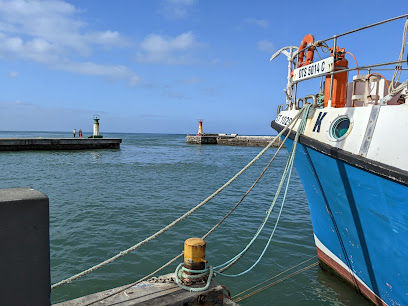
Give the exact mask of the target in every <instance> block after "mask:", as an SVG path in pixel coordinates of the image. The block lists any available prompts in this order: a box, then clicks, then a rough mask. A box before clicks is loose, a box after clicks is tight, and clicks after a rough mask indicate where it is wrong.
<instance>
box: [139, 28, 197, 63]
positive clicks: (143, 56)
mask: <svg viewBox="0 0 408 306" xmlns="http://www.w3.org/2000/svg"><path fill="white" fill-rule="evenodd" d="M195 45H196V43H195V39H194V35H193V34H192V33H191V32H187V33H183V34H180V35H179V36H177V37H174V38H171V37H163V36H161V35H157V34H151V35H149V36H147V37H146V38H145V39H144V40H143V41H142V43H141V45H140V46H141V48H142V50H143V51H142V52H139V53H138V54H137V58H136V59H137V61H138V62H139V63H164V64H180V63H186V62H187V61H188V60H189V55H188V54H187V55H186V53H185V52H187V51H189V50H190V49H192V48H194V46H195Z"/></svg>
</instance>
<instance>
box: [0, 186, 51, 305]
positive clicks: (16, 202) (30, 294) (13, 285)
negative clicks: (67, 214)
mask: <svg viewBox="0 0 408 306" xmlns="http://www.w3.org/2000/svg"><path fill="white" fill-rule="evenodd" d="M48 206H49V200H48V197H47V196H46V195H45V194H44V193H42V192H39V191H37V190H35V189H33V188H29V187H28V188H10V189H0V296H1V302H0V304H1V305H49V304H50V292H51V289H50V288H51V279H50V251H49V212H48Z"/></svg>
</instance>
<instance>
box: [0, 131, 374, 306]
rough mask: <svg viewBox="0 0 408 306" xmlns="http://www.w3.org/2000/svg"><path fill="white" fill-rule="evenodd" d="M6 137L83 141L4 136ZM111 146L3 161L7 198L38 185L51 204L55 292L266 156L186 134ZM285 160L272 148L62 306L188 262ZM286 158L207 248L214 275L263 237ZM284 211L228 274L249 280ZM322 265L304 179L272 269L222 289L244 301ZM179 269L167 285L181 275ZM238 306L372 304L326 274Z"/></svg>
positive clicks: (273, 248)
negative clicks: (242, 295) (194, 140)
mask: <svg viewBox="0 0 408 306" xmlns="http://www.w3.org/2000/svg"><path fill="white" fill-rule="evenodd" d="M0 137H72V134H70V133H50V132H0ZM104 137H114V138H122V140H123V142H122V145H121V149H120V150H89V151H26V152H1V153H0V173H1V175H0V188H12V187H27V186H30V187H33V188H35V189H37V190H39V191H42V192H44V193H45V194H47V195H48V197H49V199H50V248H51V250H50V257H51V283H52V284H54V283H56V282H58V281H60V280H62V279H65V278H68V277H69V276H72V275H74V274H77V273H79V272H81V271H83V270H85V269H88V268H89V267H91V266H93V265H96V264H98V263H100V262H102V261H104V260H105V259H107V258H110V257H112V256H114V255H116V254H117V253H119V252H120V251H122V250H125V249H127V248H129V247H130V246H132V245H134V244H136V243H138V242H139V241H141V240H143V239H145V238H147V237H149V236H150V235H151V234H153V233H155V232H156V231H158V230H159V229H161V228H162V227H164V226H165V225H167V224H169V223H170V222H171V221H173V220H174V219H176V218H177V217H179V216H181V215H183V214H184V213H185V212H186V211H188V210H189V209H191V208H192V207H194V206H196V205H197V204H198V203H200V202H201V201H203V200H204V199H205V198H207V196H209V195H210V194H212V193H213V192H214V191H216V190H217V189H218V188H219V187H221V186H222V185H223V184H224V183H226V182H227V181H228V180H229V179H230V178H231V177H232V176H234V175H235V174H236V173H237V172H238V171H239V170H241V169H242V168H243V167H244V166H245V165H246V164H247V163H248V162H249V161H251V160H252V158H253V157H255V156H256V155H257V154H258V153H259V152H260V151H261V149H262V148H256V147H231V146H219V145H191V144H187V143H186V140H185V135H166V134H106V133H105V134H104ZM275 152H276V149H270V150H269V151H268V152H267V154H265V156H264V157H263V158H261V160H259V161H258V162H256V163H255V164H254V165H253V166H252V167H251V168H250V169H249V170H248V171H247V172H245V173H244V174H243V175H242V176H241V177H240V178H238V180H236V181H235V182H234V183H233V184H231V186H229V187H228V188H227V189H226V190H224V191H223V192H222V193H221V194H219V195H218V196H217V197H215V198H214V199H213V200H211V201H210V202H208V203H207V204H206V205H204V206H203V207H202V208H201V209H199V210H198V211H197V212H196V213H194V214H193V215H192V216H191V217H189V218H188V219H186V220H184V221H182V222H181V223H179V224H178V225H176V226H175V227H174V228H172V229H170V230H169V231H167V232H166V233H164V234H163V235H161V236H159V237H158V238H157V239H155V240H153V241H151V242H149V243H148V244H146V245H144V246H142V247H141V248H139V249H137V250H136V251H135V252H133V253H131V254H128V255H127V256H125V257H123V258H121V259H119V260H117V261H115V262H113V263H111V264H109V265H107V266H105V267H103V268H101V269H99V270H97V271H95V272H93V273H91V274H89V275H86V276H84V277H82V278H80V279H79V280H76V281H74V282H72V283H70V284H66V285H64V286H62V287H59V288H56V289H54V290H53V291H52V295H51V296H52V303H57V302H61V301H65V300H69V299H73V298H76V297H79V296H83V295H87V294H91V293H94V292H98V291H102V290H107V289H110V288H114V287H117V286H121V285H125V284H129V283H132V282H134V281H136V280H138V279H140V278H141V277H143V276H145V275H147V274H149V273H150V272H152V271H153V270H155V269H157V268H158V267H160V266H161V265H163V264H164V263H166V262H167V261H168V260H170V259H171V258H173V257H174V256H176V255H178V254H180V252H181V251H182V250H183V243H184V240H185V239H187V238H190V237H201V236H203V235H204V234H205V233H206V232H207V231H208V230H210V229H211V228H212V227H213V226H214V225H215V224H216V223H217V222H218V221H219V220H220V219H221V218H222V217H223V216H224V215H225V214H226V213H227V212H228V211H229V210H230V209H231V208H232V207H233V206H234V205H235V204H236V203H237V202H238V201H239V199H240V198H241V197H242V195H243V194H244V193H245V192H246V191H247V189H248V188H249V187H250V186H251V185H252V183H253V182H254V181H255V180H256V178H257V177H258V175H259V174H260V173H261V171H262V170H263V168H264V167H265V166H266V164H267V162H268V161H269V160H270V158H271V157H272V155H273V154H274V153H275ZM287 157H288V153H287V151H286V150H282V152H280V154H279V155H278V157H277V159H276V160H275V161H274V162H273V163H272V166H271V167H270V169H269V170H268V171H267V172H266V174H265V175H264V177H263V178H262V179H261V180H260V182H259V184H258V185H257V186H256V187H255V188H254V190H253V191H252V192H251V193H250V194H249V195H248V197H247V198H246V199H245V200H244V201H243V202H242V203H241V205H240V206H239V207H238V208H237V209H236V210H235V211H234V212H233V213H232V215H231V216H230V217H229V218H228V219H227V220H226V221H225V222H224V223H223V224H222V225H221V226H220V227H219V228H218V229H217V230H216V231H215V232H213V233H212V234H211V235H210V236H209V237H208V238H207V239H206V242H207V260H208V261H209V264H211V265H218V264H221V263H223V262H225V261H226V260H228V259H230V258H231V257H233V256H235V255H236V254H237V253H238V252H240V251H241V250H242V249H243V248H244V247H245V246H246V244H247V243H248V242H249V240H250V239H251V238H252V237H253V235H254V234H255V232H256V231H257V229H258V227H259V225H260V223H261V221H262V219H263V218H264V216H265V212H266V210H267V209H268V207H269V206H270V204H271V203H272V200H273V197H274V194H275V191H276V188H277V186H278V184H279V181H280V179H281V174H282V171H283V168H284V167H285V163H286V159H287ZM279 204H280V201H278V203H277V206H276V207H275V209H274V212H273V214H272V216H271V220H270V221H269V222H268V223H267V225H266V227H265V229H264V231H263V232H262V234H261V235H260V237H259V239H258V240H257V241H256V243H255V245H254V246H253V247H252V248H251V249H250V250H249V251H248V252H247V253H246V254H245V256H244V257H243V258H242V259H241V260H240V261H239V262H238V263H237V264H236V265H234V266H233V267H232V268H231V269H230V270H228V274H235V273H239V272H242V271H244V270H246V269H247V268H249V267H250V266H251V265H252V264H253V263H254V262H255V261H256V259H257V258H258V256H259V255H260V253H261V252H262V250H263V247H264V246H265V243H266V242H267V239H268V237H269V235H270V233H271V231H272V229H273V225H274V221H275V219H276V216H277V213H278V211H279V209H278V208H279ZM315 255H316V249H315V246H314V241H313V232H312V225H311V220H310V216H309V209H308V206H307V199H306V195H305V192H304V190H303V187H302V185H301V182H300V179H299V177H298V175H297V173H296V171H295V170H294V172H293V174H292V178H291V185H290V187H289V191H288V195H287V198H286V201H285V206H284V208H283V213H282V216H281V218H280V222H279V225H278V228H277V230H276V232H275V234H274V238H273V240H272V243H271V245H270V246H269V248H268V250H267V251H266V253H265V255H264V257H263V259H262V260H261V261H260V263H259V264H258V265H257V266H256V267H255V268H254V269H253V270H252V271H250V272H249V273H247V274H245V275H243V276H241V277H237V278H226V277H223V276H217V277H216V280H217V282H219V283H221V284H223V285H225V286H226V287H227V288H228V289H229V290H230V291H231V294H232V295H235V294H237V293H239V292H241V291H243V290H245V289H247V288H249V287H251V286H254V285H256V284H258V283H260V282H262V281H264V280H267V279H269V278H271V277H273V276H274V275H276V274H278V273H280V272H282V271H284V270H286V269H288V268H290V267H292V266H294V265H296V264H298V263H300V262H302V261H305V260H307V259H309V258H311V257H313V256H315ZM316 261H317V259H316V258H314V259H312V260H311V261H309V262H308V263H307V264H305V265H303V267H304V266H306V265H309V264H311V263H313V262H316ZM178 263H179V262H177V263H175V264H174V265H172V266H170V267H169V268H167V269H166V270H164V271H163V272H161V273H160V274H165V273H169V272H173V271H174V269H175V267H176V265H177V264H178ZM3 264H4V263H3ZM294 271H296V269H295V270H293V271H291V272H294ZM33 278H35V276H33ZM275 280H276V279H275ZM239 303H240V304H241V305H270V304H275V305H294V304H297V305H369V303H368V302H367V301H366V300H365V299H364V298H362V297H361V296H360V295H359V294H358V293H356V291H355V290H354V289H353V288H351V287H349V286H348V285H346V284H344V283H343V282H342V281H341V280H339V279H338V278H335V277H333V276H332V275H330V274H329V273H327V272H325V271H323V270H321V269H320V267H319V266H315V267H313V268H312V269H309V270H307V271H305V272H304V273H302V274H298V275H295V276H293V277H291V278H289V279H288V280H285V281H283V282H281V283H278V284H276V285H275V286H272V287H270V288H268V289H266V290H265V291H262V292H261V293H259V294H257V295H254V296H252V297H250V298H248V299H245V300H242V301H241V302H239Z"/></svg>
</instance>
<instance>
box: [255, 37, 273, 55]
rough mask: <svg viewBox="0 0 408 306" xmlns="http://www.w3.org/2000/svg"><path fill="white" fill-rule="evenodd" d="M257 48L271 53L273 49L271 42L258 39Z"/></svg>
mask: <svg viewBox="0 0 408 306" xmlns="http://www.w3.org/2000/svg"><path fill="white" fill-rule="evenodd" d="M258 49H259V50H261V51H265V52H269V53H272V52H273V51H274V50H275V47H274V46H273V43H272V42H270V41H267V40H261V41H258Z"/></svg>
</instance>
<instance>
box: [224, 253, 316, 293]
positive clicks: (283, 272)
mask: <svg viewBox="0 0 408 306" xmlns="http://www.w3.org/2000/svg"><path fill="white" fill-rule="evenodd" d="M316 257H317V255H315V256H312V257H310V258H309V259H306V260H305V261H302V262H301V263H298V264H297V265H294V266H292V267H290V268H288V269H286V270H285V271H282V272H280V273H278V274H276V275H274V276H272V277H271V278H268V279H267V280H264V281H263V282H260V283H258V284H256V285H255V286H252V287H250V288H248V289H245V290H244V291H241V292H240V293H237V294H235V295H234V296H232V297H231V298H232V299H235V298H237V297H238V296H240V295H243V294H244V293H246V292H248V291H250V290H252V289H254V288H256V287H258V286H260V285H262V284H265V283H267V282H269V281H271V280H273V279H275V278H277V277H279V276H281V275H282V274H285V273H286V272H289V271H290V270H293V269H294V268H297V267H299V266H301V265H303V264H305V263H307V262H308V261H311V260H312V259H315V258H316Z"/></svg>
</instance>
